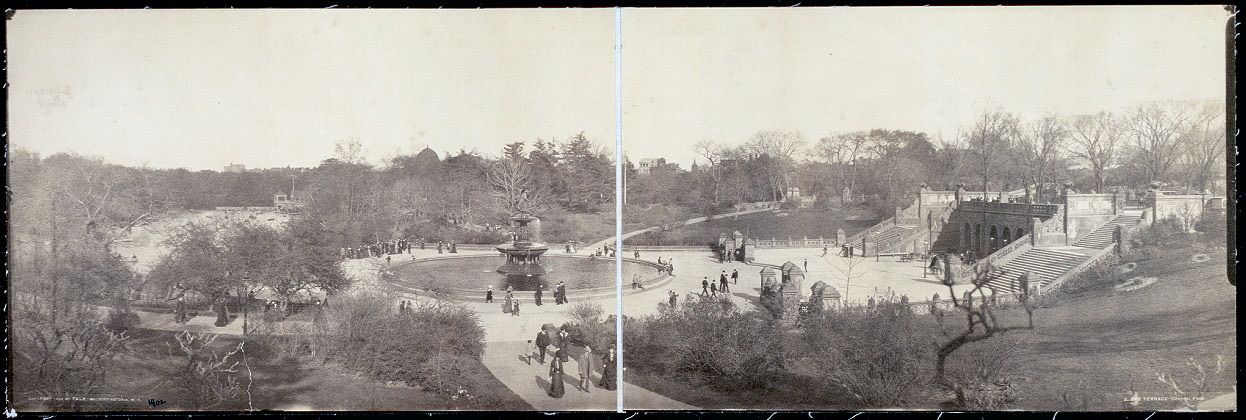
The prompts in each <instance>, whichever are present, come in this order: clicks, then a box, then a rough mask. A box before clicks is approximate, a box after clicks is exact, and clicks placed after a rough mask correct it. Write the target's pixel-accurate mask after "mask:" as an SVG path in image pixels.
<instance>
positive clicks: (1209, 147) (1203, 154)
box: [1177, 103, 1225, 191]
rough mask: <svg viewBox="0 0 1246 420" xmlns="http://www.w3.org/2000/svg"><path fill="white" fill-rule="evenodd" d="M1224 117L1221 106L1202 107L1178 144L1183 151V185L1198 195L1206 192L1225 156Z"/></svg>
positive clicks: (1222, 106) (1209, 105)
mask: <svg viewBox="0 0 1246 420" xmlns="http://www.w3.org/2000/svg"><path fill="white" fill-rule="evenodd" d="M1224 118H1225V113H1224V105H1223V104H1221V103H1211V104H1204V105H1203V106H1202V107H1201V108H1200V109H1199V110H1198V112H1197V113H1195V114H1194V115H1192V116H1191V118H1190V119H1189V123H1188V128H1187V129H1186V130H1185V132H1184V133H1183V134H1182V136H1181V138H1180V139H1179V140H1178V141H1177V142H1178V143H1180V144H1181V145H1182V146H1183V147H1184V148H1185V150H1186V152H1185V153H1183V154H1182V164H1183V166H1185V171H1186V185H1188V186H1189V187H1191V188H1194V189H1197V190H1198V191H1202V190H1205V189H1207V188H1208V187H1209V185H1208V184H1210V183H1211V181H1212V180H1213V179H1214V178H1215V173H1216V172H1218V171H1221V170H1223V166H1222V165H1223V164H1224V152H1225V133H1224V131H1225V123H1224V122H1225V121H1224Z"/></svg>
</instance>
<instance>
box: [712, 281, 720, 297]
mask: <svg viewBox="0 0 1246 420" xmlns="http://www.w3.org/2000/svg"><path fill="white" fill-rule="evenodd" d="M710 296H711V297H713V296H718V284H716V283H710Z"/></svg>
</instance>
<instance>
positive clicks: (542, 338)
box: [536, 328, 549, 364]
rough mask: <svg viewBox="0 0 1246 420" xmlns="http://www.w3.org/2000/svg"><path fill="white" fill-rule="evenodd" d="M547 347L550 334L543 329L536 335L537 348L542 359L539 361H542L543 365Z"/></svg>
mask: <svg viewBox="0 0 1246 420" xmlns="http://www.w3.org/2000/svg"><path fill="white" fill-rule="evenodd" d="M546 347H549V333H548V332H546V331H545V329H544V328H541V331H537V333H536V348H537V352H538V354H539V355H540V359H538V360H540V361H541V364H545V348H546Z"/></svg>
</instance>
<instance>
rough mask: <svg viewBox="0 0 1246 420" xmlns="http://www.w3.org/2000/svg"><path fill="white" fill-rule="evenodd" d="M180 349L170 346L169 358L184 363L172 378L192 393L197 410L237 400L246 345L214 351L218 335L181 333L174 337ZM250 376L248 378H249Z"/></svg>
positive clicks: (173, 373) (240, 386) (176, 369)
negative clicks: (242, 353)
mask: <svg viewBox="0 0 1246 420" xmlns="http://www.w3.org/2000/svg"><path fill="white" fill-rule="evenodd" d="M174 338H175V340H174V341H175V342H176V343H177V347H176V348H174V347H173V346H172V345H169V344H166V346H168V352H169V355H170V356H175V357H178V358H180V359H181V360H182V361H184V362H185V364H182V365H178V366H177V367H176V368H175V370H174V371H173V372H171V373H172V375H171V376H173V377H174V378H176V381H177V384H178V385H179V386H181V387H182V388H183V389H185V390H186V391H188V392H190V394H191V396H192V398H194V408H199V409H206V408H212V407H215V406H217V405H219V404H221V403H223V402H226V401H229V400H231V399H233V398H236V397H237V396H238V394H239V392H240V391H241V390H242V381H241V380H240V379H239V376H241V373H242V368H241V367H240V366H239V365H240V364H241V362H240V361H239V360H238V359H239V358H241V357H235V355H238V354H239V353H241V352H243V346H244V345H245V344H246V343H245V342H242V343H238V345H237V346H236V347H233V346H231V348H230V349H228V350H223V351H218V350H216V349H214V348H213V343H214V342H215V341H216V338H217V336H216V334H209V333H192V332H190V331H182V332H181V333H178V334H177V335H175V336H174ZM248 376H249V375H248Z"/></svg>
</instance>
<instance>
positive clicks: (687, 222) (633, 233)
mask: <svg viewBox="0 0 1246 420" xmlns="http://www.w3.org/2000/svg"><path fill="white" fill-rule="evenodd" d="M776 209H777V207H766V208H760V209H750V210H740V211H733V212H730V213H721V214H715V215H713V216H703V217H694V218H691V219H688V220H685V221H684V223H683V224H682V225H680V226H688V225H695V224H697V223H701V222H705V221H708V220H714V219H721V218H724V217H732V216H742V215H745V214H753V213H760V212H763V211H768V210H776ZM658 230H662V226H650V227H647V228H644V229H639V230H634V231H631V232H628V233H624V234H623V240H627V238H630V237H633V236H636V235H640V234H644V233H649V232H654V231H658ZM603 245H610V246H614V245H615V237H614V236H611V237H609V238H606V239H604V240H601V241H598V242H595V243H593V244H592V245H589V246H588V247H586V248H582V249H587V250H589V251H590V252H591V251H592V250H594V249H600V248H601V247H602V246H603Z"/></svg>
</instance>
